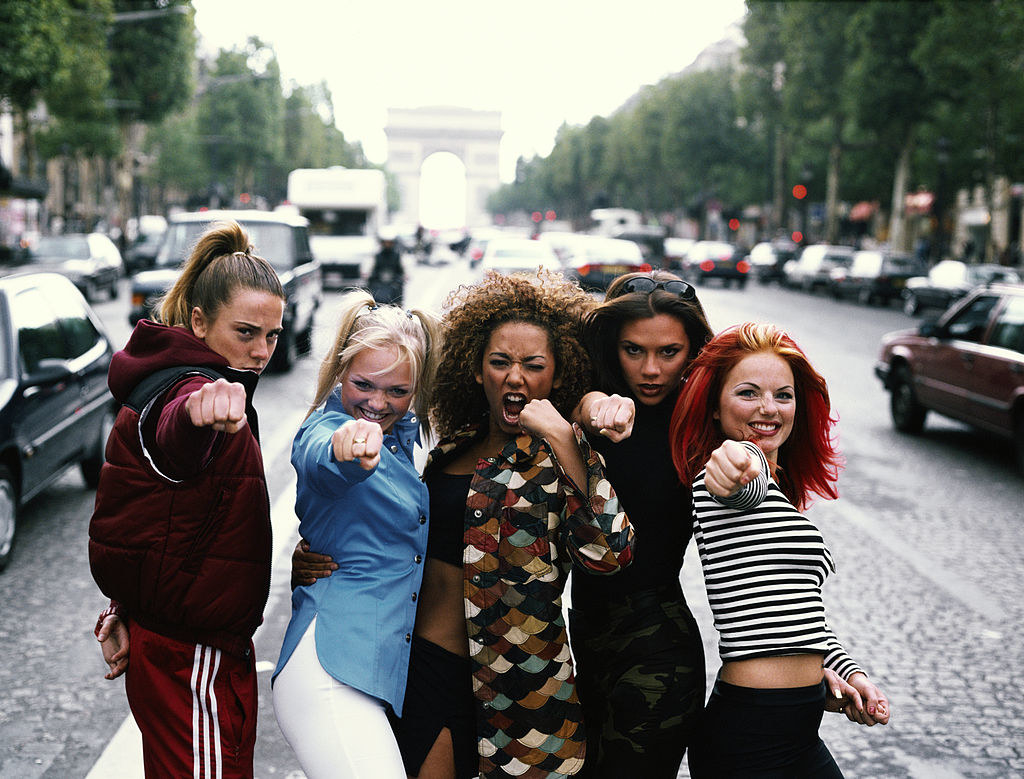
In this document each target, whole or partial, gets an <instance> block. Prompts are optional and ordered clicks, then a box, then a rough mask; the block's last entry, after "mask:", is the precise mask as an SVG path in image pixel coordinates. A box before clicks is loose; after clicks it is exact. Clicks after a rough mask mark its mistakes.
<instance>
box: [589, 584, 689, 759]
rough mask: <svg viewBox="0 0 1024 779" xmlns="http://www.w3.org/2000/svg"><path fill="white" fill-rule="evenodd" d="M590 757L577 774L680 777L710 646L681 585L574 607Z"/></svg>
mask: <svg viewBox="0 0 1024 779" xmlns="http://www.w3.org/2000/svg"><path fill="white" fill-rule="evenodd" d="M569 638H570V641H571V644H572V650H573V654H574V656H575V658H576V691H577V692H578V694H579V696H580V703H581V704H582V706H583V724H584V726H585V727H586V729H587V756H586V759H585V760H584V763H583V771H582V772H580V773H579V774H577V775H576V779H605V778H606V777H607V779H621V777H627V776H636V777H644V779H675V777H676V775H677V774H678V773H679V764H680V763H681V762H682V760H683V754H684V753H685V751H686V747H687V745H688V744H690V743H691V738H692V736H693V732H694V730H695V728H696V726H697V722H698V720H699V718H700V714H701V711H702V709H703V707H704V646H703V644H702V643H701V640H700V631H699V629H698V628H697V623H696V621H695V620H694V619H693V615H692V614H690V609H689V608H688V607H687V605H686V600H685V599H684V598H683V592H682V590H681V589H680V588H679V587H678V585H676V586H666V587H661V588H657V589H653V588H652V589H650V590H645V591H642V592H637V593H632V594H630V595H627V596H624V597H622V598H619V599H616V600H615V602H611V603H605V604H602V605H601V606H600V607H598V608H593V609H591V608H588V609H587V610H579V609H577V608H576V607H575V605H574V607H573V608H572V609H570V612H569Z"/></svg>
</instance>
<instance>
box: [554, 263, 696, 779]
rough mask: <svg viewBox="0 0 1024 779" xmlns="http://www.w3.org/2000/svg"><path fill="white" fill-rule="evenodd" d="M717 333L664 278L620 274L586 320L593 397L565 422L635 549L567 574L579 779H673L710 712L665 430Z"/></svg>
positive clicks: (688, 530)
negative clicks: (599, 470) (606, 565)
mask: <svg viewBox="0 0 1024 779" xmlns="http://www.w3.org/2000/svg"><path fill="white" fill-rule="evenodd" d="M711 335H712V333H711V328H710V327H709V325H708V322H707V317H706V316H705V314H704V309H703V308H702V307H701V304H700V301H698V300H697V297H696V295H695V294H694V289H693V287H691V286H690V285H689V284H688V283H686V282H685V281H683V280H682V279H680V278H679V277H678V276H676V275H674V274H672V273H669V272H667V271H654V272H653V273H631V274H627V275H625V276H620V277H618V278H617V279H615V280H613V281H612V283H611V284H610V285H609V286H608V290H607V292H606V294H605V299H604V303H602V304H601V305H600V306H598V307H597V308H596V309H595V310H594V311H592V312H590V314H588V315H587V318H586V320H585V326H584V341H585V343H586V344H587V346H588V349H589V351H590V354H591V358H592V360H593V361H594V365H595V369H596V370H595V373H596V378H597V381H596V387H597V388H598V390H597V391H595V392H590V393H588V394H587V395H585V396H584V397H583V400H582V401H581V403H580V405H579V406H578V407H577V409H576V411H575V412H574V415H573V416H574V418H575V419H576V421H577V422H578V423H579V424H580V425H581V426H582V427H583V428H584V430H585V431H586V433H587V436H588V439H589V440H590V441H591V444H592V446H593V447H594V449H595V450H597V451H598V452H599V453H600V454H601V455H602V457H603V458H604V461H605V463H606V465H605V472H606V474H607V476H608V480H609V481H610V482H611V485H612V487H614V488H615V492H616V494H617V495H618V496H619V500H620V502H621V504H622V508H623V509H624V510H625V511H626V513H627V515H628V516H629V519H630V522H631V523H632V524H633V525H634V527H636V529H637V540H636V549H635V558H634V560H633V563H632V564H631V565H630V566H629V567H628V568H626V569H625V570H623V571H622V572H621V573H620V574H619V575H617V576H613V577H597V576H573V577H572V608H571V610H570V612H569V627H570V631H569V634H570V636H571V640H572V649H573V654H574V656H575V658H576V664H577V667H576V673H577V683H578V689H579V694H580V701H581V703H582V704H583V717H584V721H585V722H586V727H587V759H586V762H585V764H584V768H583V772H582V774H581V775H582V776H586V777H622V776H631V775H632V776H643V777H645V778H646V777H649V778H650V779H657V778H658V777H664V778H665V779H675V776H676V775H677V774H678V773H679V765H680V763H681V762H682V759H683V755H684V753H685V751H686V748H687V746H688V745H689V744H690V743H691V740H692V737H693V733H694V729H695V727H696V724H697V719H698V717H699V715H700V713H701V712H702V710H703V708H704V684H705V682H704V679H705V670H704V647H703V644H702V642H701V638H700V631H699V629H698V627H697V623H696V621H695V620H694V618H693V615H692V614H691V613H690V609H689V607H688V606H687V604H686V598H685V597H684V595H683V590H682V587H681V586H680V582H679V572H680V569H681V568H682V565H683V557H684V555H685V552H686V546H687V544H688V543H689V541H690V536H691V534H692V499H691V495H690V485H689V483H686V484H683V483H682V482H680V480H679V477H678V475H677V474H676V471H675V467H674V466H673V464H672V453H671V451H670V448H669V437H668V427H669V420H670V418H671V415H672V409H673V407H674V405H675V401H676V397H677V396H678V394H679V389H680V387H681V386H682V378H683V373H684V371H685V370H686V367H687V366H688V365H689V364H690V362H691V360H693V358H694V357H696V356H697V353H698V352H699V351H700V349H701V347H702V346H703V345H704V344H705V343H706V342H707V341H708V340H709V339H710V338H711Z"/></svg>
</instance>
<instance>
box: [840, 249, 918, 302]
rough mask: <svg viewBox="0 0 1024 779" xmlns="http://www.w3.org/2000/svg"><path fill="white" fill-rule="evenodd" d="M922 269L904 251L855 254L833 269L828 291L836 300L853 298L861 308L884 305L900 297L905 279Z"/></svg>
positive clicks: (874, 250)
mask: <svg viewBox="0 0 1024 779" xmlns="http://www.w3.org/2000/svg"><path fill="white" fill-rule="evenodd" d="M923 270H924V267H923V265H922V264H921V261H920V260H918V259H916V258H915V257H914V256H913V255H910V254H906V253H905V252H893V251H888V250H881V249H871V250H865V251H859V252H857V253H856V254H854V255H853V262H851V263H850V264H849V265H848V266H847V265H841V266H839V267H837V268H833V270H832V273H831V285H830V286H829V291H830V292H831V293H832V295H833V296H834V297H836V298H846V297H849V298H855V299H856V300H858V301H859V302H861V303H863V304H865V305H871V304H872V303H879V304H880V305H883V306H887V305H889V303H890V302H891V301H893V300H900V299H902V297H903V290H904V288H905V287H906V284H907V279H909V278H911V277H913V276H917V275H920V274H921V273H922V272H923Z"/></svg>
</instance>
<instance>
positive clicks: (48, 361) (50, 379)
mask: <svg viewBox="0 0 1024 779" xmlns="http://www.w3.org/2000/svg"><path fill="white" fill-rule="evenodd" d="M70 376H71V370H70V369H69V368H68V364H67V361H66V360H61V359H56V358H52V357H47V358H45V359H42V360H40V361H39V364H38V365H36V369H35V370H34V371H31V372H30V373H29V374H28V376H26V377H25V383H26V384H28V385H29V386H38V385H41V384H55V383H56V382H58V381H61V380H62V379H67V378H69V377H70Z"/></svg>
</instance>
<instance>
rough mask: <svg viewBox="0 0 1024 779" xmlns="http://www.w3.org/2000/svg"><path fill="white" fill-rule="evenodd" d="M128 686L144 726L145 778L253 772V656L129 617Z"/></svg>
mask: <svg viewBox="0 0 1024 779" xmlns="http://www.w3.org/2000/svg"><path fill="white" fill-rule="evenodd" d="M129 629H130V631H131V638H130V642H131V643H130V656H129V659H128V671H127V674H126V677H125V679H126V680H125V691H126V692H127V693H128V704H129V706H131V710H132V715H133V716H134V717H135V721H136V722H137V723H138V726H139V730H141V731H142V758H143V763H144V765H145V769H146V777H147V779H154V778H155V777H174V779H181V778H182V777H186V778H187V777H193V778H194V779H236V778H237V779H243V778H244V777H252V775H253V749H254V747H255V744H256V710H257V701H256V695H257V693H256V669H255V665H254V663H253V660H252V645H251V643H250V655H249V657H248V658H240V657H237V656H235V655H231V654H228V653H227V652H222V651H221V650H219V649H214V648H213V647H210V646H205V645H203V644H186V643H183V642H181V641H176V640H174V639H171V638H167V637H166V636H162V635H160V634H158V633H154V632H152V631H150V630H146V629H145V628H143V627H142V626H141V625H139V624H137V623H135V622H131V623H130V626H129Z"/></svg>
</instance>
